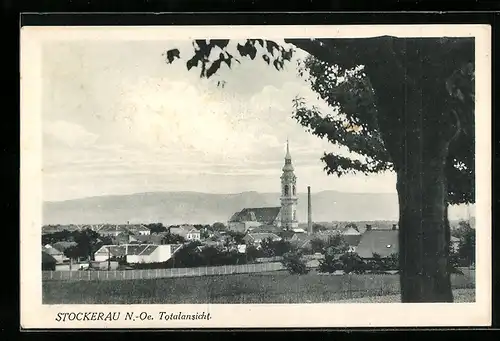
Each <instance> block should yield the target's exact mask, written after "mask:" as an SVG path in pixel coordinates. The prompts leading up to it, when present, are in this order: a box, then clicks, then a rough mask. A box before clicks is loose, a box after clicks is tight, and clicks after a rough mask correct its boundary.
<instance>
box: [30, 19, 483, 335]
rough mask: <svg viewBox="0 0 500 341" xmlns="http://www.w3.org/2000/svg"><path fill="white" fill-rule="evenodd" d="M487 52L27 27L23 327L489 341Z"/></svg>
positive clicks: (437, 39)
mask: <svg viewBox="0 0 500 341" xmlns="http://www.w3.org/2000/svg"><path fill="white" fill-rule="evenodd" d="M490 40H491V29H490V27H489V26H487V25H342V26H335V25H331V26H231V27H228V26H157V27H141V26H137V27H131V26H107V27H85V26H79V27H72V26H65V27H62V26H61V27H56V26H48V27H47V26H43V27H42V26H40V27H35V26H25V27H22V28H21V46H20V50H21V53H20V56H21V57H20V58H21V63H20V65H21V69H20V77H21V141H20V142H21V181H20V197H21V205H20V211H21V212H20V217H21V220H20V221H21V224H20V233H21V234H20V242H21V245H20V247H21V250H20V252H21V254H20V259H21V262H20V294H21V295H20V299H21V300H20V311H21V321H20V322H21V326H22V328H25V329H34V328H35V329H36V328H43V329H52V328H62V329H65V328H72V329H75V328H77V329H78V328H85V329H92V328H132V329H133V328H141V329H144V328H152V329H171V328H173V329H176V328H189V329H193V328H271V327H276V328H309V327H326V328H330V327H332V328H334V327H342V328H348V327H418V326H423V327H437V326H451V327H453V326H487V325H489V324H490V323H491V290H492V289H491V242H490V240H491V219H490V217H491V200H490V198H491V183H490V179H491V163H490V152H491V143H490V142H491V136H490V131H491V120H490V118H491V104H490V102H491V85H490V84H491V78H490V77H491V46H490ZM476 244H477V248H476Z"/></svg>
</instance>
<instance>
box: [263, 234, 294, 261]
mask: <svg viewBox="0 0 500 341" xmlns="http://www.w3.org/2000/svg"><path fill="white" fill-rule="evenodd" d="M260 245H261V249H262V252H263V253H264V255H265V257H280V256H283V255H284V254H285V253H287V252H290V251H292V250H293V249H294V248H293V246H292V244H291V243H290V242H288V241H286V240H283V239H280V240H273V239H272V238H266V239H265V240H263V241H262V243H261V244H260Z"/></svg>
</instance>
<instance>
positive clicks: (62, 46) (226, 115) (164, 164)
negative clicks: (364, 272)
mask: <svg viewBox="0 0 500 341" xmlns="http://www.w3.org/2000/svg"><path fill="white" fill-rule="evenodd" d="M174 47H177V48H179V49H180V51H181V57H183V56H186V57H189V56H190V54H189V52H191V53H192V47H191V43H190V42H189V41H147V42H139V41H133V42H127V41H119V42H118V41H115V42H113V41H110V42H105V41H104V42H94V41H87V42H85V41H81V42H51V43H46V44H45V46H44V48H43V64H42V75H43V83H42V84H43V90H42V96H43V98H42V122H43V197H44V200H45V201H62V200H68V199H75V198H83V197H90V196H99V195H113V194H131V193H140V192H153V191H197V192H205V193H239V192H244V191H258V192H279V191H280V178H279V177H280V175H281V168H282V166H283V163H284V155H285V146H286V140H287V138H288V139H289V141H290V152H291V155H292V159H293V164H294V166H295V173H296V175H297V186H298V191H304V192H305V191H306V190H307V186H311V191H313V192H319V191H323V190H336V191H341V192H363V193H366V192H370V193H396V190H395V181H396V180H395V175H394V174H391V173H387V174H381V175H375V176H374V175H371V176H365V175H349V176H343V177H341V178H338V177H337V176H332V175H330V176H328V175H326V173H325V172H324V170H323V167H324V164H323V163H322V162H321V160H320V158H321V156H322V155H323V153H324V152H336V153H341V154H345V152H344V151H343V150H341V149H338V148H337V147H335V146H333V145H332V144H330V143H328V142H327V141H325V140H321V139H320V138H318V137H315V136H313V135H312V134H310V133H308V132H307V131H306V130H305V129H304V128H303V127H302V126H300V125H299V124H298V123H297V122H296V121H295V120H294V119H292V117H291V115H292V99H293V98H294V97H295V96H297V95H300V96H302V97H304V98H306V99H307V101H308V103H311V104H316V105H319V106H320V107H322V108H324V109H325V110H328V108H326V106H325V105H324V103H322V102H321V101H319V100H318V99H317V96H316V94H314V93H313V92H312V91H311V90H310V88H309V87H308V84H307V82H306V80H304V79H301V78H299V76H298V75H297V67H296V60H292V62H291V63H289V64H287V65H286V67H285V70H283V71H280V72H278V71H276V70H275V69H274V68H272V67H269V66H267V65H266V64H265V63H264V62H263V61H253V62H252V61H247V60H243V61H242V63H241V64H236V65H235V64H233V69H232V70H229V69H227V68H226V67H225V66H224V67H223V68H221V69H220V71H219V72H218V74H217V75H216V76H215V77H214V79H210V80H207V79H200V77H199V70H197V69H192V70H191V71H188V70H187V68H186V65H185V61H186V60H187V59H183V60H177V61H176V62H175V63H174V64H171V65H169V64H167V63H166V62H165V57H164V56H163V55H162V54H163V52H164V51H166V50H168V49H170V48H174ZM304 56H305V53H303V52H302V51H299V53H298V54H297V55H296V58H303V57H304ZM219 80H224V81H225V82H226V85H225V87H224V88H220V87H217V86H216V83H217V81H219Z"/></svg>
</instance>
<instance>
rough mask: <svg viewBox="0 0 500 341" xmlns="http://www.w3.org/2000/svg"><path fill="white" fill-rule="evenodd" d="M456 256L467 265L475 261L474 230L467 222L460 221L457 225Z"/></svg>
mask: <svg viewBox="0 0 500 341" xmlns="http://www.w3.org/2000/svg"><path fill="white" fill-rule="evenodd" d="M457 233H458V236H459V239H460V241H459V243H458V250H457V251H458V256H459V257H460V258H461V259H463V260H465V263H466V264H467V265H468V266H469V265H472V264H474V263H475V261H476V230H475V229H473V228H472V227H471V226H470V224H469V222H467V221H460V223H459V227H458V231H457Z"/></svg>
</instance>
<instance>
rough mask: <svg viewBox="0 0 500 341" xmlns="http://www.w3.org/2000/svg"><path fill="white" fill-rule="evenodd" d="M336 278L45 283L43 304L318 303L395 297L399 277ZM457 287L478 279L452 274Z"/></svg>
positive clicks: (257, 276) (283, 274)
mask: <svg viewBox="0 0 500 341" xmlns="http://www.w3.org/2000/svg"><path fill="white" fill-rule="evenodd" d="M349 277H350V276H332V275H318V274H316V273H309V274H307V275H290V274H288V273H287V272H281V271H277V272H272V273H260V274H236V275H225V276H202V277H181V278H162V279H145V280H123V281H77V282H64V281H46V282H45V281H44V282H43V283H42V286H43V303H44V304H202V303H230V304H236V303H320V302H333V301H339V300H346V299H356V298H362V297H374V296H387V295H397V294H398V293H399V277H398V276H397V275H369V274H366V275H352V277H351V278H349ZM452 283H453V287H454V288H470V287H472V286H473V283H474V278H473V277H469V276H462V275H453V276H452Z"/></svg>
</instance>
